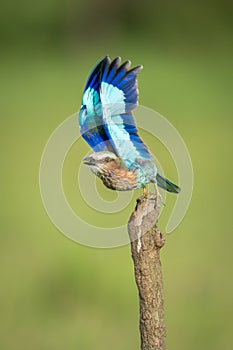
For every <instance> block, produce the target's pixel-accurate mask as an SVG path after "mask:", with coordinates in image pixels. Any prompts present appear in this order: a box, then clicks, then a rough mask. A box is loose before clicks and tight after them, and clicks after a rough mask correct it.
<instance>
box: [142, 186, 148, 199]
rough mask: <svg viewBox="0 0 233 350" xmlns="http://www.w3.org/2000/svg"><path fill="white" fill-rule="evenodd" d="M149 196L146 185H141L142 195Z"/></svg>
mask: <svg viewBox="0 0 233 350" xmlns="http://www.w3.org/2000/svg"><path fill="white" fill-rule="evenodd" d="M148 196H149V191H148V190H147V188H146V187H143V197H144V198H147V197H148Z"/></svg>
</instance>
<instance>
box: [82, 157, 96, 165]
mask: <svg viewBox="0 0 233 350" xmlns="http://www.w3.org/2000/svg"><path fill="white" fill-rule="evenodd" d="M83 163H84V164H86V165H96V162H95V160H94V159H93V158H92V157H86V158H84V159H83Z"/></svg>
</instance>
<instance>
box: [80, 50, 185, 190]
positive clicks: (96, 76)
mask: <svg viewBox="0 0 233 350" xmlns="http://www.w3.org/2000/svg"><path fill="white" fill-rule="evenodd" d="M130 65H131V63H130V61H126V62H124V63H123V64H121V59H120V57H117V58H115V59H114V60H113V61H112V62H111V61H110V59H109V57H108V56H107V57H105V58H104V59H103V60H102V61H100V62H99V63H98V64H97V65H96V66H95V68H94V69H93V71H92V72H91V74H90V76H89V78H88V80H87V83H86V86H85V89H84V93H83V98H82V106H81V109H80V112H79V125H80V130H81V134H82V136H83V138H84V139H85V140H86V142H87V143H88V144H89V145H90V146H91V148H92V149H93V150H94V153H93V154H91V155H90V156H89V157H87V158H85V159H84V164H87V165H88V166H89V168H90V170H91V171H92V172H93V173H94V174H95V175H97V176H98V177H99V178H100V179H101V180H102V182H103V183H104V185H105V186H106V187H108V188H110V189H112V190H118V191H128V190H134V189H137V188H143V190H144V194H147V191H146V184H148V183H154V184H155V188H156V193H157V194H158V188H157V185H158V186H160V187H162V188H163V189H166V190H167V191H169V192H173V193H179V192H180V188H179V187H178V186H176V185H175V184H173V183H172V182H171V181H169V180H168V179H166V178H163V177H162V176H161V175H159V174H158V172H157V167H156V165H155V164H154V163H153V157H152V155H151V154H150V152H149V149H148V147H147V146H146V145H145V144H144V143H143V141H142V139H141V138H140V136H139V135H138V130H137V127H136V124H135V120H134V118H133V115H132V111H133V110H134V109H135V108H136V106H137V104H138V88H137V74H138V73H139V72H140V70H141V69H142V68H143V67H142V66H137V67H135V68H132V69H130Z"/></svg>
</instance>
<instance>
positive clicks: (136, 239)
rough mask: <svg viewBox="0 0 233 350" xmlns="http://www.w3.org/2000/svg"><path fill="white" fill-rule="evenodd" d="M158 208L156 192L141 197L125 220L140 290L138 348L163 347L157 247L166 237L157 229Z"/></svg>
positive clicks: (161, 291)
mask: <svg viewBox="0 0 233 350" xmlns="http://www.w3.org/2000/svg"><path fill="white" fill-rule="evenodd" d="M159 212H160V207H159V205H158V204H157V198H156V196H155V195H149V197H147V198H145V197H143V196H142V197H140V198H139V199H138V200H137V205H136V207H135V210H134V212H133V213H132V215H131V217H130V219H129V223H128V233H129V237H130V240H131V252H132V258H133V262H134V272H135V280H136V284H137V287H138V292H139V304H140V334H141V350H164V349H165V348H166V346H165V337H166V329H165V324H164V301H163V278H162V265H161V261H160V249H161V248H162V247H163V246H164V243H165V238H164V236H163V235H162V234H161V232H160V231H159V230H158V229H157V222H158V216H159Z"/></svg>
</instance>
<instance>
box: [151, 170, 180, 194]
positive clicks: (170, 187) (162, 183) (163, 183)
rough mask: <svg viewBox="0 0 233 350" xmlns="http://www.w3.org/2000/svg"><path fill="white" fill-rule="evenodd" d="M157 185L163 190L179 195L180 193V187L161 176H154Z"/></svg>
mask: <svg viewBox="0 0 233 350" xmlns="http://www.w3.org/2000/svg"><path fill="white" fill-rule="evenodd" d="M156 180H157V184H158V186H159V187H161V188H163V189H164V190H166V191H168V192H172V193H179V192H180V191H181V189H180V187H178V186H177V185H175V184H174V183H172V182H171V181H169V180H168V179H166V178H164V177H162V176H161V175H159V174H157V175H156Z"/></svg>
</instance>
